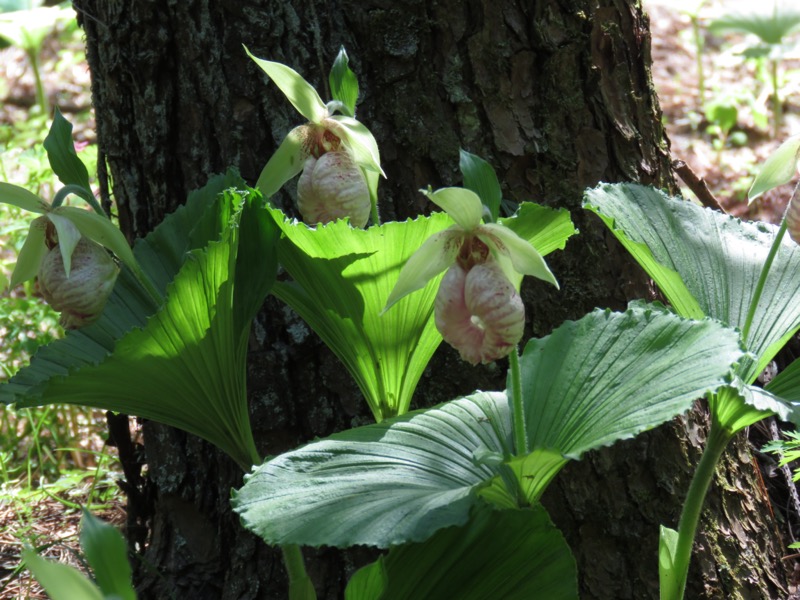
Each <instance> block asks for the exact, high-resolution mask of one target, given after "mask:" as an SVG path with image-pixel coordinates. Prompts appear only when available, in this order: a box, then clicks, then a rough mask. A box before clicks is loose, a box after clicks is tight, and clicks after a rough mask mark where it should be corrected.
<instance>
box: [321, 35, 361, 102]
mask: <svg viewBox="0 0 800 600" xmlns="http://www.w3.org/2000/svg"><path fill="white" fill-rule="evenodd" d="M328 83H329V84H330V86H331V96H333V99H334V100H338V101H339V102H341V103H342V105H343V106H344V107H345V109H346V111H347V112H346V114H347V115H348V116H350V117H353V116H355V114H356V100H358V79H357V78H356V74H355V73H353V71H352V70H351V69H350V59H349V57H348V56H347V52H346V51H345V49H344V46H342V47H341V48H339V54H337V55H336V60H334V61H333V67H332V68H331V72H330V75H329V76H328Z"/></svg>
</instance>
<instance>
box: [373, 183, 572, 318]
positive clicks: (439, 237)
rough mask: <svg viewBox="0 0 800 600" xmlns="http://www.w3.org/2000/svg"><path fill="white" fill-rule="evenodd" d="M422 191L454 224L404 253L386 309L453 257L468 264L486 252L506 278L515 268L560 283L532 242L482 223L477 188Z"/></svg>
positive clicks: (483, 258)
mask: <svg viewBox="0 0 800 600" xmlns="http://www.w3.org/2000/svg"><path fill="white" fill-rule="evenodd" d="M420 191H421V192H422V193H423V194H425V195H426V196H428V198H429V199H430V201H431V202H433V203H434V204H436V205H437V206H439V207H440V208H442V209H443V210H444V211H445V212H446V213H447V214H448V215H450V216H451V217H452V218H453V220H454V221H455V222H456V224H455V225H453V226H452V227H449V228H448V229H445V230H444V231H442V232H440V233H437V234H436V235H433V236H431V237H430V238H429V239H428V240H427V241H425V243H424V244H422V247H421V248H420V249H419V250H417V251H416V252H415V253H414V255H413V256H412V257H411V258H409V259H408V262H406V264H405V266H404V267H403V269H402V270H401V271H400V276H399V277H398V278H397V283H396V284H395V287H394V289H393V290H392V293H391V294H389V299H388V300H387V301H386V307H385V308H384V309H383V310H384V311H386V310H388V309H389V308H390V307H391V306H392V305H393V304H394V303H395V302H397V301H398V300H400V299H401V298H402V297H403V296H406V295H408V294H410V293H412V292H415V291H417V290H419V289H421V288H423V287H425V284H426V283H428V281H430V280H431V279H433V278H434V277H436V276H437V275H438V274H439V273H441V272H442V271H444V270H445V269H447V268H448V267H450V266H451V265H453V264H455V263H456V262H458V263H459V264H460V265H461V266H462V267H463V268H464V269H465V270H469V269H470V268H471V267H472V266H474V265H476V264H480V263H483V262H486V261H487V259H488V257H489V256H490V255H491V256H492V257H493V258H494V259H495V260H496V261H497V263H498V264H499V266H500V268H501V269H502V270H503V272H504V273H505V275H506V278H507V279H509V280H510V281H514V279H515V273H519V274H521V275H532V276H533V277H537V278H539V279H542V280H544V281H547V282H549V283H552V284H553V285H554V286H556V287H558V282H557V281H556V279H555V277H553V274H552V273H551V272H550V269H549V267H548V266H547V263H545V261H544V259H543V258H542V255H541V254H539V253H538V252H537V251H536V248H534V247H533V246H531V245H530V243H528V242H527V241H526V240H523V239H522V238H521V237H519V236H518V235H517V234H516V233H514V232H513V231H512V230H511V229H509V228H507V227H504V226H503V225H499V224H497V223H488V224H482V223H481V217H482V215H483V204H481V200H480V198H479V197H478V195H477V194H475V193H474V192H472V191H470V190H467V189H464V188H443V189H440V190H436V191H435V192H432V191H430V190H420Z"/></svg>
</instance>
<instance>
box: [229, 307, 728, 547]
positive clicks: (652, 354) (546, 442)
mask: <svg viewBox="0 0 800 600" xmlns="http://www.w3.org/2000/svg"><path fill="white" fill-rule="evenodd" d="M742 356H743V352H742V350H741V349H740V347H739V338H738V335H737V333H736V332H735V331H733V330H729V329H727V328H725V327H723V326H722V325H720V324H719V323H717V322H714V321H711V320H706V321H702V322H695V321H690V320H687V319H682V318H680V317H678V316H677V315H674V314H672V313H670V312H667V311H666V310H664V309H663V307H660V306H646V307H632V308H630V309H629V310H628V311H626V312H625V313H609V312H607V311H600V310H598V311H595V312H593V313H591V314H589V315H587V316H586V317H584V318H583V319H581V320H580V321H576V322H568V323H565V324H564V325H562V326H561V327H559V328H558V329H556V330H555V331H554V332H553V333H552V334H551V335H550V336H548V337H547V338H543V339H542V340H533V341H532V342H530V343H529V344H528V346H527V347H526V350H525V353H524V354H523V356H522V357H521V367H522V390H523V402H524V411H525V418H526V425H527V435H528V440H529V447H530V448H531V449H532V450H533V451H532V452H531V454H530V455H528V456H521V457H517V458H513V459H512V458H511V454H512V442H511V438H512V424H511V416H510V410H509V402H508V398H507V396H506V395H505V394H502V393H496V392H495V393H476V394H475V395H473V396H470V397H468V398H462V399H459V400H455V401H453V402H449V403H446V404H443V405H441V406H440V407H437V408H434V409H430V410H427V411H419V412H416V413H411V414H409V415H405V416H403V417H398V418H395V419H392V420H388V421H385V422H383V423H380V424H376V425H369V426H366V427H361V428H358V429H354V430H351V431H346V432H343V433H340V434H336V435H333V436H331V437H329V438H326V439H324V440H320V441H317V442H313V443H311V444H308V445H307V446H304V447H302V448H299V449H297V450H294V451H292V452H288V453H286V454H283V455H281V456H278V457H277V458H275V459H273V460H271V461H269V462H267V463H265V464H264V465H262V466H261V467H259V468H258V469H257V470H256V471H255V472H254V474H253V475H252V476H251V477H249V478H248V480H247V483H246V484H245V486H244V487H243V488H242V489H241V490H240V491H239V492H238V493H236V494H235V497H234V500H233V503H234V507H235V509H236V511H237V512H238V513H239V514H240V515H241V516H242V519H243V522H244V524H245V526H246V527H247V528H248V529H250V530H252V531H254V532H255V533H257V534H258V535H260V536H261V537H262V538H264V540H266V541H267V542H268V543H270V544H286V543H293V544H303V545H312V546H319V545H323V544H324V545H332V546H350V545H355V544H366V545H372V546H379V547H389V546H392V545H395V544H400V543H405V542H409V541H422V540H424V539H426V538H427V537H429V536H430V535H431V533H432V532H433V531H435V530H436V529H439V528H442V527H448V526H450V525H461V524H463V523H464V522H466V520H467V518H468V514H469V511H470V509H471V508H472V507H473V506H474V505H475V503H476V502H477V497H478V496H482V497H484V498H485V499H486V500H489V501H491V502H492V503H493V504H495V505H497V506H513V505H514V503H515V502H516V498H517V493H516V491H517V489H521V491H522V493H524V495H525V496H526V497H527V500H528V501H530V502H534V501H536V500H537V499H538V498H539V497H540V496H541V493H542V492H543V491H544V488H545V487H546V485H547V484H548V483H549V482H550V481H551V480H552V478H553V477H554V476H555V474H556V473H557V472H558V471H559V470H560V469H561V468H562V467H563V466H564V464H566V462H567V461H568V460H569V459H577V458H580V456H581V455H582V454H583V453H584V452H586V451H588V450H591V449H594V448H598V447H600V446H604V445H608V444H611V443H613V442H614V441H616V440H619V439H625V438H629V437H632V436H634V435H636V434H637V433H639V432H641V431H644V430H647V429H650V428H652V427H655V426H656V425H659V424H661V423H663V422H665V421H667V420H669V419H671V418H672V417H674V416H676V415H678V414H680V413H682V412H684V411H686V410H688V409H689V408H690V407H691V405H692V403H693V401H694V400H695V398H697V397H700V396H703V395H704V394H706V393H707V392H711V391H714V390H716V389H717V388H718V387H720V386H721V385H725V384H726V383H727V382H728V380H729V375H730V372H731V369H732V364H733V363H735V362H736V361H737V360H739V359H740V358H741V357H742ZM504 458H505V459H506V460H510V471H509V466H507V465H506V464H504V463H503V462H502V461H503V459H504ZM509 475H510V479H511V481H510V484H509ZM515 478H516V480H517V481H515V480H514V479H515ZM503 486H505V489H503Z"/></svg>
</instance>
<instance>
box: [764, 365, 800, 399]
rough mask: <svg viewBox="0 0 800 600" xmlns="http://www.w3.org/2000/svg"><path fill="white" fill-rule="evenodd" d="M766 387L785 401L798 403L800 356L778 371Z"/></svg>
mask: <svg viewBox="0 0 800 600" xmlns="http://www.w3.org/2000/svg"><path fill="white" fill-rule="evenodd" d="M766 387H767V390H769V391H770V392H772V393H773V394H775V395H776V396H780V397H781V398H783V399H784V400H786V401H787V402H793V403H795V404H798V405H800V358H798V359H796V360H795V361H794V362H793V363H792V364H790V365H789V366H788V367H786V368H785V369H784V370H783V371H781V372H780V373H778V375H777V377H775V379H773V380H772V381H770V382H769V383H768V384H767V386H766Z"/></svg>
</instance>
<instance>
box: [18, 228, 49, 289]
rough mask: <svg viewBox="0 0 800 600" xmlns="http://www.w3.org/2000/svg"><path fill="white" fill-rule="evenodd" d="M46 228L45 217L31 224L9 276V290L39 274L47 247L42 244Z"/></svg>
mask: <svg viewBox="0 0 800 600" xmlns="http://www.w3.org/2000/svg"><path fill="white" fill-rule="evenodd" d="M46 227H47V219H46V218H45V217H38V218H36V219H34V220H33V221H32V222H31V226H30V228H29V229H28V237H26V238H25V243H24V244H23V245H22V250H20V251H19V256H18V257H17V264H16V266H15V267H14V272H13V273H12V274H11V281H10V282H9V289H11V288H14V287H16V286H17V285H18V284H20V283H22V282H23V281H28V280H29V279H33V278H34V277H36V274H37V273H38V272H39V266H40V265H41V264H42V261H43V260H44V257H45V255H46V254H47V245H46V244H45V242H44V239H45V228H46Z"/></svg>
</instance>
